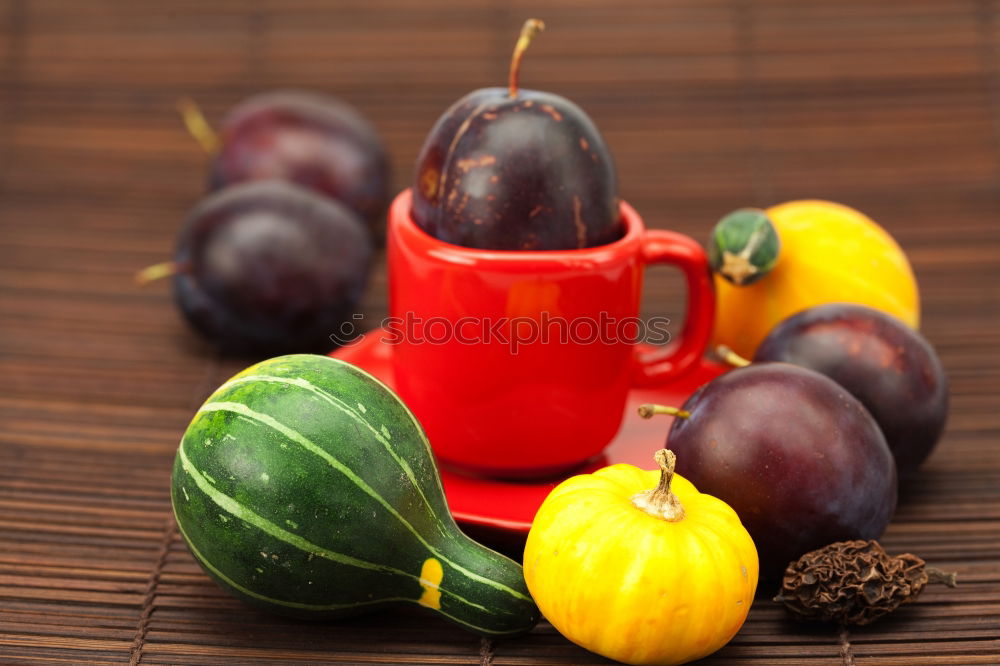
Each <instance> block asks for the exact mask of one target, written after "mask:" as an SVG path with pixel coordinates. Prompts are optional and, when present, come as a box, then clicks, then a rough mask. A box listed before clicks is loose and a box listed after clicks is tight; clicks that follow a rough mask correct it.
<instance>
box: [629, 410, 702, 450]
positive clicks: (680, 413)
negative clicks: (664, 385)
mask: <svg viewBox="0 0 1000 666" xmlns="http://www.w3.org/2000/svg"><path fill="white" fill-rule="evenodd" d="M656 414H668V415H670V416H676V417H677V418H679V419H689V418H691V412H689V411H687V410H686V409H677V408H676V407H667V406H665V405H648V404H647V405H639V416H641V417H642V418H644V419H651V418H653V416H654V415H656ZM671 455H673V454H671Z"/></svg>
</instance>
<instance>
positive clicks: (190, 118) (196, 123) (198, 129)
mask: <svg viewBox="0 0 1000 666" xmlns="http://www.w3.org/2000/svg"><path fill="white" fill-rule="evenodd" d="M177 110H178V111H179V112H180V114H181V120H183V121H184V127H185V128H186V129H187V131H188V134H190V135H191V136H192V137H193V138H194V140H195V141H197V142H198V145H199V146H201V148H202V150H204V151H205V152H206V153H208V154H209V155H214V154H215V153H217V152H219V146H220V145H221V144H222V142H221V141H220V140H219V135H218V134H216V132H215V130H214V129H212V126H211V125H209V124H208V120H207V119H206V118H205V114H204V113H202V112H201V108H200V107H199V106H198V104H197V103H196V102H195V101H194V100H193V99H191V98H190V97H181V98H180V99H179V100H177Z"/></svg>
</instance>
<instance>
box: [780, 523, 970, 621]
mask: <svg viewBox="0 0 1000 666" xmlns="http://www.w3.org/2000/svg"><path fill="white" fill-rule="evenodd" d="M928 580H933V581H938V582H944V583H946V584H947V585H949V586H950V587H954V585H955V575H954V574H944V573H942V572H939V571H938V570H936V569H928V568H927V566H926V565H925V563H924V561H923V560H922V559H920V558H919V557H917V556H916V555H911V554H909V553H905V554H903V555H900V556H898V557H890V556H889V554H888V553H886V552H885V550H883V549H882V546H881V545H879V543H878V542H877V541H842V542H839V543H833V544H830V545H829V546H825V547H823V548H820V549H819V550H814V551H812V552H809V553H806V554H805V555H803V556H802V557H800V558H799V559H798V560H797V561H795V562H792V563H791V564H789V565H788V568H787V569H785V577H784V581H783V584H782V587H781V593H780V594H779V595H778V596H777V597H775V601H780V602H781V603H783V604H784V605H785V608H787V609H788V610H789V611H790V612H791V613H792V615H794V616H795V617H796V618H798V619H801V620H820V621H827V622H831V621H832V622H837V623H840V624H852V625H864V624H870V623H871V622H874V621H875V620H877V619H878V618H880V617H882V616H883V615H885V614H887V613H890V612H892V611H893V610H895V609H896V608H898V607H899V606H900V605H901V604H904V603H908V602H910V601H913V600H914V599H916V597H917V595H919V594H920V592H921V591H922V590H923V589H924V586H925V585H926V584H927V582H928Z"/></svg>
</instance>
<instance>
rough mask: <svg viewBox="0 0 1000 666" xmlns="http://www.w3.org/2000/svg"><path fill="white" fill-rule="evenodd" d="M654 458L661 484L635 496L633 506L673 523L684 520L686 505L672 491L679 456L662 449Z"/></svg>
mask: <svg viewBox="0 0 1000 666" xmlns="http://www.w3.org/2000/svg"><path fill="white" fill-rule="evenodd" d="M644 406H645V405H644ZM654 457H655V458H656V463H657V464H658V465H659V466H660V483H659V485H657V486H656V487H655V488H653V489H652V490H647V491H645V492H641V493H639V494H638V495H635V496H634V497H633V498H632V504H634V505H635V506H636V507H638V508H640V509H642V510H643V511H645V512H646V513H648V514H649V515H651V516H656V517H657V518H663V519H664V520H667V521H670V522H672V523H676V522H679V521H681V520H684V505H683V504H681V501H680V500H679V499H677V495H674V494H673V492H671V490H670V483H671V481H673V480H674V465H675V464H676V463H677V456H675V455H674V452H673V451H670V450H668V449H660V450H659V451H657V452H656V454H655V456H654Z"/></svg>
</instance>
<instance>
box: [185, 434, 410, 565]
mask: <svg viewBox="0 0 1000 666" xmlns="http://www.w3.org/2000/svg"><path fill="white" fill-rule="evenodd" d="M177 455H178V457H179V458H180V460H181V467H182V468H183V469H184V471H185V472H187V473H188V474H189V475H190V476H191V478H192V479H193V480H194V483H195V485H196V486H198V488H199V490H201V492H203V493H205V495H207V496H208V498H209V499H211V500H212V501H213V502H215V503H216V504H217V505H218V506H219V507H220V508H222V509H225V510H226V511H228V512H229V513H231V514H232V515H234V516H236V517H237V518H239V519H240V520H243V521H244V522H247V523H249V524H251V525H253V526H254V527H256V528H258V529H259V530H261V531H262V532H265V533H266V534H267V535H268V536H271V537H274V538H275V539H278V540H279V541H284V542H285V543H287V544H288V545H290V546H294V547H296V548H298V549H299V550H301V551H304V552H306V553H312V554H314V555H317V556H319V557H322V558H324V559H327V560H330V561H331V562H336V563H337V564H346V565H348V566H352V567H358V568H359V569H368V570H369V571H378V572H382V573H392V574H396V575H400V576H407V577H409V578H412V579H414V580H417V579H418V577H417V576H414V575H412V574H408V573H406V572H405V571H402V570H400V569H396V568H394V567H389V566H386V565H384V564H376V563H374V562H368V561H366V560H361V559H358V558H356V557H351V556H349V555H343V554H342V553H338V552H336V551H333V550H329V549H327V548H323V547H322V546H319V545H317V544H314V543H312V542H311V541H308V540H306V539H303V538H302V537H300V536H299V535H298V534H293V533H291V532H289V531H288V530H285V529H283V528H281V527H279V526H278V525H276V524H274V523H272V522H271V521H270V520H268V519H267V518H264V517H263V516H261V515H259V514H257V513H254V512H253V511H251V510H250V509H248V508H247V507H245V506H243V505H242V504H240V503H239V502H237V501H236V500H234V499H233V498H232V497H230V496H229V495H227V494H225V493H223V492H221V491H219V490H216V489H215V487H213V486H212V484H211V483H209V481H208V480H207V479H206V478H205V477H204V476H203V475H202V474H201V472H199V471H198V470H197V469H196V468H195V466H194V465H193V464H191V460H190V459H189V458H188V457H187V454H186V453H185V452H184V444H183V442H182V443H181V446H180V447H178V449H177Z"/></svg>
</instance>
